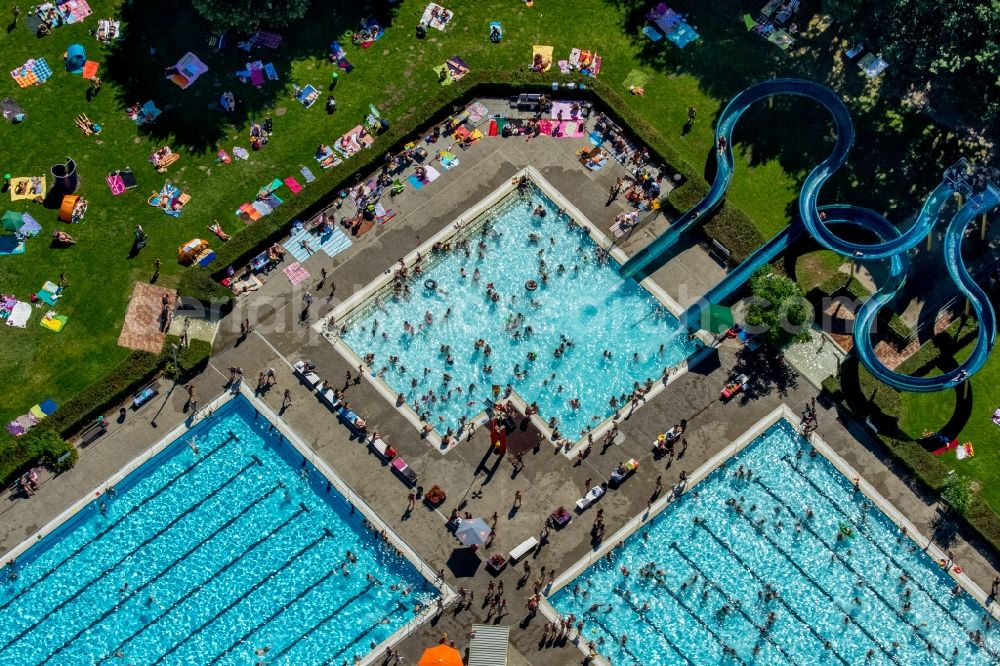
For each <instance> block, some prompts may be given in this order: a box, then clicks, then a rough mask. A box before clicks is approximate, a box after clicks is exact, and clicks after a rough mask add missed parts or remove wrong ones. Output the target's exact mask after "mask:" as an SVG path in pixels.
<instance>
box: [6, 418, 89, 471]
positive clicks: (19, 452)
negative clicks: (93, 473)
mask: <svg viewBox="0 0 1000 666" xmlns="http://www.w3.org/2000/svg"><path fill="white" fill-rule="evenodd" d="M43 423H44V422H43ZM66 453H69V456H67V457H66V458H63V459H62V460H60V458H62V456H63V455H64V454H66ZM78 456H79V454H78V453H77V451H76V449H75V448H73V446H71V445H70V443H69V442H67V441H66V440H64V439H63V438H62V437H60V436H59V435H58V434H57V433H56V432H55V431H53V430H51V429H46V428H43V427H42V426H41V424H39V425H38V426H35V427H34V428H32V429H31V430H29V431H28V432H27V433H26V434H24V435H22V436H21V437H16V438H14V439H13V441H11V442H9V443H8V444H7V445H6V446H4V447H3V448H0V478H2V479H3V480H4V485H6V484H8V483H10V482H11V481H12V480H13V479H15V478H17V477H19V476H21V475H22V474H24V473H25V472H26V471H28V469H30V468H31V467H34V466H35V465H36V464H37V463H38V462H42V463H44V464H45V465H47V466H48V467H49V468H51V469H53V470H55V471H57V472H59V471H64V470H65V469H68V468H69V467H71V466H72V465H73V464H74V463H75V462H76V460H77V457H78Z"/></svg>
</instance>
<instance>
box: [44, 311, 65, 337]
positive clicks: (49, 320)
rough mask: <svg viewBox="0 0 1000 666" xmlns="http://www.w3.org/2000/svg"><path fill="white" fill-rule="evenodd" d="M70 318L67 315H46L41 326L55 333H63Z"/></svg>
mask: <svg viewBox="0 0 1000 666" xmlns="http://www.w3.org/2000/svg"><path fill="white" fill-rule="evenodd" d="M67 321H69V317H67V316H66V315H56V314H54V315H51V316H50V315H46V316H44V317H42V321H41V325H42V327H43V328H47V329H49V330H50V331H52V332H54V333H61V332H62V330H63V327H64V326H66V322H67Z"/></svg>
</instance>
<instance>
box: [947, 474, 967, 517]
mask: <svg viewBox="0 0 1000 666" xmlns="http://www.w3.org/2000/svg"><path fill="white" fill-rule="evenodd" d="M941 499H943V500H944V501H945V502H946V503H947V504H948V506H950V507H951V508H952V509H954V510H955V511H957V512H958V513H960V514H962V515H963V516H964V515H966V514H967V513H968V512H969V509H970V508H971V507H972V499H973V496H972V480H971V479H970V478H969V477H967V476H959V475H958V474H952V475H951V476H949V477H948V481H947V483H945V485H944V490H942V491H941Z"/></svg>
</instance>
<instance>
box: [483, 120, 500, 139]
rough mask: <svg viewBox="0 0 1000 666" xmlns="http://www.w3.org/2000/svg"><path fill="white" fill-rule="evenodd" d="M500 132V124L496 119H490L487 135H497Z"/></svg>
mask: <svg viewBox="0 0 1000 666" xmlns="http://www.w3.org/2000/svg"><path fill="white" fill-rule="evenodd" d="M498 133H499V125H498V124H497V121H496V119H490V126H489V128H488V129H487V130H486V136H496V135H497V134H498Z"/></svg>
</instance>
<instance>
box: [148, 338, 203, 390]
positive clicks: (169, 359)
mask: <svg viewBox="0 0 1000 666" xmlns="http://www.w3.org/2000/svg"><path fill="white" fill-rule="evenodd" d="M171 345H177V348H178V349H177V366H174V364H173V349H172V347H171ZM211 356H212V345H211V344H209V343H208V342H206V341H205V340H198V339H194V340H189V341H188V346H187V347H182V346H181V339H180V338H179V337H177V336H176V335H168V336H166V338H164V341H163V353H162V354H161V355H160V360H161V362H162V364H163V373H164V374H165V375H167V376H168V377H170V378H171V379H178V380H181V381H183V380H185V379H189V378H191V377H194V376H195V375H197V374H198V373H200V372H201V371H202V370H204V369H205V368H207V367H208V359H209V358H210V357H211ZM171 368H172V371H171Z"/></svg>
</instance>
